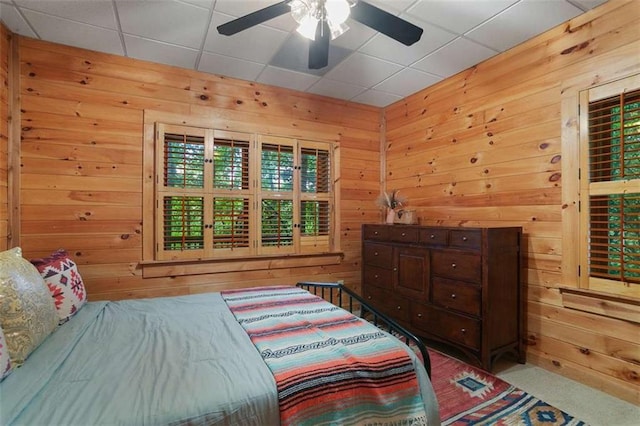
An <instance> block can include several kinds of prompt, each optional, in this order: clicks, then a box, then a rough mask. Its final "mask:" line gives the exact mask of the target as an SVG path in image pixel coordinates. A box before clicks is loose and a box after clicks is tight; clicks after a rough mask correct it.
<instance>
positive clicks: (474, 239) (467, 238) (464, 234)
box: [449, 229, 482, 250]
mask: <svg viewBox="0 0 640 426" xmlns="http://www.w3.org/2000/svg"><path fill="white" fill-rule="evenodd" d="M481 242H482V235H481V234H480V231H476V230H469V229H452V230H451V231H449V246H450V247H456V248H463V249H474V250H479V249H480V244H481Z"/></svg>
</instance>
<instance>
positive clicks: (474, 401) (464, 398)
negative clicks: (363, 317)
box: [429, 348, 586, 426]
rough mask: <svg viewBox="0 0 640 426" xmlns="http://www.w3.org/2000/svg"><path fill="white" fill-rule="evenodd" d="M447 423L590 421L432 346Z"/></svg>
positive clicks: (526, 425) (548, 425)
mask: <svg viewBox="0 0 640 426" xmlns="http://www.w3.org/2000/svg"><path fill="white" fill-rule="evenodd" d="M429 355H430V357H431V371H432V378H431V379H432V382H433V388H434V389H435V392H436V396H437V397H438V402H439V404H440V417H441V419H442V424H443V426H444V425H523V426H556V425H558V426H559V425H567V426H570V425H571V426H572V425H580V426H586V423H584V422H582V421H580V420H577V419H575V418H574V417H572V416H570V415H569V414H567V413H565V412H563V411H562V410H559V409H557V408H556V407H553V406H551V405H549V404H547V403H546V402H544V401H541V400H540V399H538V398H535V397H534V396H532V395H529V394H528V393H526V392H524V391H523V390H521V389H518V388H516V387H514V386H512V385H510V384H509V383H507V382H505V381H504V380H502V379H500V378H498V377H496V376H494V375H491V374H489V373H487V372H485V371H483V370H480V369H478V368H475V367H473V366H471V365H468V364H465V363H463V362H461V361H458V360H457V359H455V358H451V357H449V356H447V355H444V354H442V353H440V352H438V351H436V350H434V349H431V348H429Z"/></svg>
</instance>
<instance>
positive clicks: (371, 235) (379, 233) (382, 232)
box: [362, 225, 391, 240]
mask: <svg viewBox="0 0 640 426" xmlns="http://www.w3.org/2000/svg"><path fill="white" fill-rule="evenodd" d="M390 228H391V227H390V226H385V225H367V226H365V227H364V229H363V231H362V238H363V239H365V240H388V239H389V229H390Z"/></svg>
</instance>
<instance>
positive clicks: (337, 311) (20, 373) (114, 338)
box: [0, 282, 439, 426]
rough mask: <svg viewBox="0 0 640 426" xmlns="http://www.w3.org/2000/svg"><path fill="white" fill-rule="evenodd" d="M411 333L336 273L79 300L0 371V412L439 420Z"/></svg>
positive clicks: (63, 419) (21, 417)
mask: <svg viewBox="0 0 640 426" xmlns="http://www.w3.org/2000/svg"><path fill="white" fill-rule="evenodd" d="M325 299H328V300H331V301H333V302H334V304H332V303H329V302H328V301H327V300H325ZM336 305H339V306H341V307H344V309H343V308H341V307H338V306H336ZM349 311H351V312H349ZM352 312H353V313H352ZM354 314H355V315H354ZM363 317H364V318H366V320H365V319H363ZM353 327H355V328H353ZM392 335H393V336H395V337H393V336H392ZM397 337H400V339H398V338H397ZM401 340H402V342H401ZM405 343H409V344H410V346H413V349H412V348H410V347H409V345H406V344H405ZM415 345H421V344H420V343H419V340H417V339H415V337H413V336H412V335H410V334H408V333H406V332H405V331H404V330H402V328H401V327H399V326H398V325H397V324H395V323H393V321H391V320H388V318H386V317H385V316H384V315H381V314H378V313H377V312H376V311H375V310H374V309H373V308H371V307H369V306H367V305H366V303H364V301H363V300H362V299H360V298H359V296H358V295H357V294H355V293H353V292H351V291H349V290H348V289H347V288H345V287H344V286H342V285H340V284H336V283H309V282H307V283H299V284H298V286H274V287H261V288H249V289H241V290H237V291H229V292H222V293H207V294H197V295H188V296H179V297H165V298H153V299H139V300H124V301H114V302H88V303H86V304H85V305H84V306H83V307H82V309H81V310H79V311H78V312H77V313H76V314H75V315H74V316H73V317H72V318H71V319H70V320H69V321H68V322H66V323H65V324H63V325H61V326H59V327H57V329H56V330H55V331H54V332H53V333H52V334H50V335H49V336H48V337H47V338H46V339H45V340H44V341H43V342H42V343H41V344H40V345H39V346H38V347H37V348H36V349H35V350H34V351H33V352H32V353H31V354H30V355H29V358H28V359H27V360H26V361H25V362H24V364H23V365H22V366H21V367H20V368H17V369H15V370H14V371H13V372H12V373H11V374H10V375H9V376H7V377H6V378H5V379H4V380H3V381H2V383H0V424H2V425H39V424H47V425H97V424H118V425H147V424H154V425H261V426H268V425H278V424H281V423H282V424H296V425H297V424H300V425H302V424H323V423H324V424H382V421H384V422H386V423H384V424H403V425H404V424H416V425H417V424H429V425H437V424H439V415H438V405H437V400H436V398H435V395H434V393H433V388H432V386H431V383H430V380H429V358H428V352H427V351H426V349H425V348H424V346H420V347H418V346H415ZM416 348H417V350H416ZM336 354H337V355H336ZM382 354H391V355H389V356H390V357H387V358H384V357H383V355H382ZM398 354H401V355H398ZM394 356H396V358H393V357H394ZM365 358H366V359H368V360H369V361H371V360H373V363H374V364H375V368H373V367H371V366H370V365H369V366H368V367H367V366H365V367H362V365H364V361H363V359H365ZM346 359H351V360H355V361H356V364H357V365H359V366H360V367H358V368H356V367H353V366H349V367H344V365H343V364H344V363H345V362H346V361H345V360H346ZM407 360H408V361H407ZM376 363H377V364H376ZM303 367H304V369H303ZM361 367H362V368H361ZM307 368H309V369H310V370H307ZM301 377H303V378H304V380H302V379H301ZM283 380H284V381H283ZM380 383H381V384H380ZM408 383H409V384H412V385H411V386H409V385H407V384H408Z"/></svg>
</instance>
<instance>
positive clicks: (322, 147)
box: [300, 141, 332, 252]
mask: <svg viewBox="0 0 640 426" xmlns="http://www.w3.org/2000/svg"><path fill="white" fill-rule="evenodd" d="M330 150H331V146H330V145H329V144H323V143H317V142H305V141H303V142H301V147H300V164H301V165H300V244H301V246H302V251H304V252H314V251H315V252H321V251H328V250H329V248H330V235H331V208H332V207H331V201H332V184H331V163H330V159H331V151H330Z"/></svg>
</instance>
